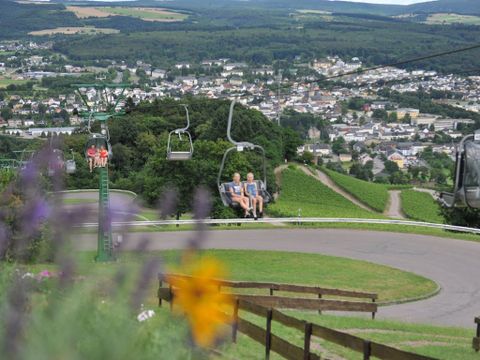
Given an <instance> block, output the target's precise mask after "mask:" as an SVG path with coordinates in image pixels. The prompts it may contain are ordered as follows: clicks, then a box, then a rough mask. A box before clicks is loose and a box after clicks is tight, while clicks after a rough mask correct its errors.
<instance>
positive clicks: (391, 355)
mask: <svg viewBox="0 0 480 360" xmlns="http://www.w3.org/2000/svg"><path fill="white" fill-rule="evenodd" d="M164 281H165V278H161V279H160V288H159V289H158V298H159V306H161V305H162V300H164V301H167V302H170V306H173V301H174V293H173V289H172V287H171V286H169V287H162V285H163V282H164ZM222 282H223V280H222ZM251 285H253V283H251ZM251 288H254V287H253V286H252V287H251ZM247 296H248V295H237V294H234V297H235V301H234V308H233V311H232V314H233V315H232V319H231V325H232V341H233V342H236V341H237V333H238V332H241V333H243V334H245V335H246V336H248V337H250V338H251V339H253V340H254V341H256V342H258V343H260V344H261V345H263V346H264V347H265V358H266V359H268V358H269V356H270V352H272V351H273V352H275V353H277V354H279V355H280V356H282V357H283V358H285V359H288V360H302V359H303V360H320V359H321V357H320V356H319V355H317V354H314V353H312V352H311V339H312V337H317V338H320V339H323V340H325V341H328V342H331V343H334V344H337V345H339V346H343V347H345V348H347V349H350V350H353V351H356V352H359V353H361V354H362V355H363V359H364V360H369V359H371V358H372V357H375V358H377V359H385V360H386V359H388V360H434V358H431V357H428V356H423V355H419V354H415V353H411V352H407V351H403V350H399V349H396V348H394V347H390V346H386V345H382V344H379V343H376V342H373V341H369V340H366V339H362V338H360V337H357V336H355V335H351V334H348V333H346V332H341V331H338V330H334V329H330V328H327V327H325V326H320V325H316V324H313V323H310V322H306V321H304V320H300V319H297V318H295V317H292V316H289V315H286V314H284V313H282V312H280V311H279V310H277V309H275V308H273V306H270V305H271V304H276V302H277V301H278V300H272V302H270V303H268V304H267V305H264V304H262V301H258V302H252V301H254V300H255V299H257V298H258V296H253V297H247ZM262 298H268V299H271V298H278V297H276V296H273V295H272V296H264V297H262ZM283 299H288V301H289V302H288V304H283V305H288V306H287V307H290V306H293V305H292V304H291V303H290V301H296V302H300V303H303V301H304V300H309V301H317V302H318V301H322V302H324V304H326V303H327V302H329V301H331V302H333V303H335V305H328V306H327V305H323V306H320V307H319V306H317V304H315V306H312V307H313V308H314V309H319V308H320V309H321V310H330V309H331V308H332V307H334V306H339V305H338V303H349V302H342V301H334V300H321V299H298V298H295V299H291V298H283ZM303 304H305V303H303ZM357 304H362V303H357ZM367 304H368V305H370V306H372V305H373V306H376V304H372V303H367ZM342 306H345V305H342ZM346 306H350V305H346ZM294 308H297V309H298V308H301V306H294ZM309 309H311V308H309ZM342 310H344V309H342ZM239 311H244V312H248V313H251V314H254V315H257V316H259V317H261V318H263V319H264V321H265V327H261V326H259V325H257V324H254V323H252V322H250V321H248V320H246V319H243V318H241V316H240V315H239ZM272 321H275V322H278V323H280V324H282V325H284V326H286V327H289V328H293V329H296V330H299V331H301V332H302V333H303V339H304V341H303V347H300V346H298V345H294V344H292V343H290V342H288V341H287V340H284V339H282V338H281V337H279V336H277V335H275V334H273V333H272Z"/></svg>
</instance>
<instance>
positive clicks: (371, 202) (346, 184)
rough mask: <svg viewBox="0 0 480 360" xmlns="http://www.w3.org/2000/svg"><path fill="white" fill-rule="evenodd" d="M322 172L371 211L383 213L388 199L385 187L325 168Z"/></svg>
mask: <svg viewBox="0 0 480 360" xmlns="http://www.w3.org/2000/svg"><path fill="white" fill-rule="evenodd" d="M322 171H324V172H325V173H326V174H327V175H328V176H329V177H330V178H331V179H332V180H333V181H334V182H335V183H336V184H337V185H338V186H339V187H341V188H342V189H343V190H345V191H346V192H348V193H349V194H350V195H352V196H354V197H355V198H356V199H357V200H359V201H361V202H362V203H364V204H365V205H368V206H369V207H370V208H372V209H373V210H375V211H378V212H383V211H384V210H385V208H386V207H387V204H388V199H389V195H388V188H387V186H385V185H383V184H375V183H371V182H368V181H363V180H359V179H356V178H354V177H352V176H348V175H344V174H340V173H338V172H336V171H332V170H329V169H326V168H324V169H322Z"/></svg>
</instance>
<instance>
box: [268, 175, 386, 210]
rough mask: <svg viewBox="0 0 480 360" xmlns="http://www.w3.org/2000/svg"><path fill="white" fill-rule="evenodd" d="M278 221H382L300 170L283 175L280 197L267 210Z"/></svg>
mask: <svg viewBox="0 0 480 360" xmlns="http://www.w3.org/2000/svg"><path fill="white" fill-rule="evenodd" d="M268 212H269V214H271V215H273V216H278V217H291V216H298V215H299V212H300V215H301V216H302V217H347V218H348V217H352V218H377V219H378V218H381V217H382V216H381V215H379V214H375V213H372V212H369V211H367V210H363V209H361V208H359V207H358V206H356V205H354V204H353V203H351V202H350V201H348V200H347V199H345V198H344V197H343V196H341V195H339V194H337V193H336V192H334V191H333V190H331V189H330V188H328V187H327V186H325V185H323V184H322V183H321V182H320V181H319V180H316V179H315V178H313V177H311V176H308V175H306V174H305V173H303V172H301V171H300V170H297V169H286V170H284V171H283V172H282V179H281V190H280V196H279V198H278V200H277V201H276V202H275V204H273V205H271V206H270V207H269V209H268Z"/></svg>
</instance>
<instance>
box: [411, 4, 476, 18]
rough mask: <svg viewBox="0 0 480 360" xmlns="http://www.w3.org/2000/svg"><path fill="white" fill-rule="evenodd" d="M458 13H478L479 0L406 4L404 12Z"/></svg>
mask: <svg viewBox="0 0 480 360" xmlns="http://www.w3.org/2000/svg"><path fill="white" fill-rule="evenodd" d="M419 12H425V13H458V14H465V15H480V1H479V0H438V1H430V2H426V3H420V4H414V5H410V6H406V7H405V9H404V13H419Z"/></svg>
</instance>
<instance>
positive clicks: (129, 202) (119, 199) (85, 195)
mask: <svg viewBox="0 0 480 360" xmlns="http://www.w3.org/2000/svg"><path fill="white" fill-rule="evenodd" d="M62 197H63V198H64V199H75V200H86V202H85V203H83V204H82V203H79V204H70V205H68V204H67V205H64V207H65V210H66V211H73V210H74V209H78V208H79V207H82V209H84V211H83V213H82V214H83V217H82V222H94V221H97V220H98V190H97V191H73V192H64V193H62ZM90 201H96V202H90ZM110 207H111V212H112V221H125V220H138V217H135V218H132V217H131V216H128V214H137V213H138V212H139V207H138V205H137V204H136V202H135V200H134V196H133V194H130V193H124V192H116V191H111V192H110ZM142 220H145V219H142Z"/></svg>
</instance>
